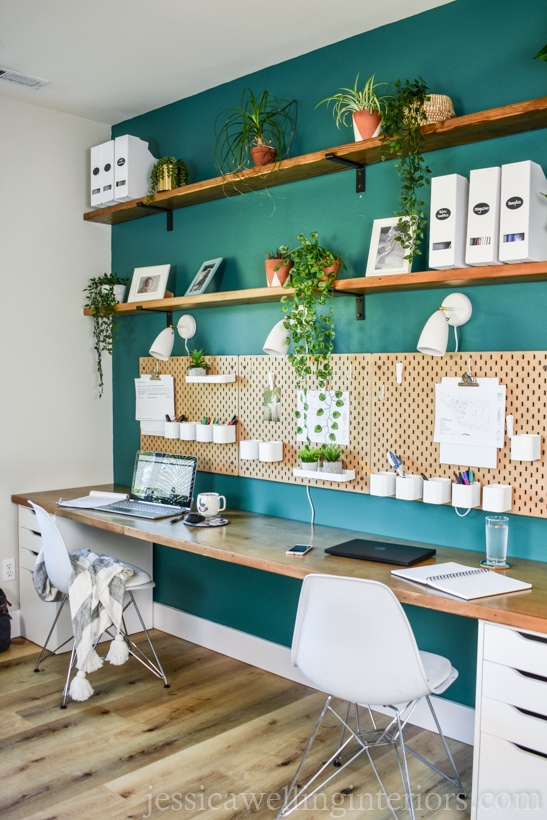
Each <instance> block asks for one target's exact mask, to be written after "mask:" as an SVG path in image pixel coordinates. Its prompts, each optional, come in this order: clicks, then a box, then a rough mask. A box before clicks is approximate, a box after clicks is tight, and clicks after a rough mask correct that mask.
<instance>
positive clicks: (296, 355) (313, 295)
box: [279, 231, 343, 443]
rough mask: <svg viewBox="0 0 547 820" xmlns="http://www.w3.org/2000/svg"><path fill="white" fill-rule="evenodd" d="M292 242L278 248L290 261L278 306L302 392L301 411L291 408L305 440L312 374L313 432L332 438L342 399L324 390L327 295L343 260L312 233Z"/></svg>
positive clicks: (330, 342)
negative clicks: (316, 395)
mask: <svg viewBox="0 0 547 820" xmlns="http://www.w3.org/2000/svg"><path fill="white" fill-rule="evenodd" d="M297 240H298V242H299V244H298V245H297V246H296V247H294V248H292V249H289V248H288V247H287V246H284V245H283V246H281V247H280V249H279V250H280V251H281V252H282V253H283V255H284V257H285V258H286V257H287V256H288V257H289V258H290V259H291V260H292V261H293V263H294V265H293V268H292V270H291V279H290V282H289V281H288V282H287V283H286V284H285V285H284V286H283V287H287V288H289V287H290V288H291V289H293V291H294V292H293V293H292V294H291V295H289V294H286V295H283V296H282V297H281V310H282V311H283V313H284V314H286V316H285V320H284V326H285V328H286V329H287V334H288V337H289V339H290V341H291V342H292V345H293V348H292V352H291V353H289V355H288V358H289V361H290V363H291V365H292V367H293V370H294V372H295V374H296V386H297V389H298V390H299V391H301V396H302V410H300V409H298V408H297V410H296V418H297V434H298V435H302V434H303V433H306V436H307V441H308V443H309V442H310V437H309V429H308V424H307V421H308V411H309V409H310V407H309V404H308V401H307V396H308V385H309V379H310V377H312V376H313V377H315V380H316V382H317V385H318V387H319V401H320V406H319V408H318V409H317V411H316V415H317V417H318V418H319V421H318V422H317V424H315V426H314V429H313V432H314V433H316V434H324V435H325V438H326V439H328V440H330V441H334V440H335V439H336V432H335V431H336V430H337V429H338V421H337V419H338V418H339V417H340V411H339V410H338V409H337V406H341V404H338V405H337V404H336V403H337V402H341V398H342V393H341V392H340V393H338V394H336V393H335V395H334V406H333V397H332V394H330V393H329V382H330V380H331V379H332V375H333V374H332V361H331V355H332V352H333V350H334V336H335V330H334V318H333V309H332V299H333V286H334V281H335V279H336V275H337V272H338V268H339V267H340V265H341V264H342V265H343V262H342V261H341V260H340V258H339V257H338V256H337V255H336V254H335V253H334V252H333V251H332V250H330V249H329V248H325V247H323V246H322V245H320V244H319V239H318V234H317V232H315V231H314V232H312V233H310V235H309V238H308V237H306V236H304V234H302V233H300V234H298V236H297Z"/></svg>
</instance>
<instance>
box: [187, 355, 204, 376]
mask: <svg viewBox="0 0 547 820" xmlns="http://www.w3.org/2000/svg"><path fill="white" fill-rule="evenodd" d="M208 369H209V364H208V363H207V360H206V359H205V356H204V355H203V350H191V351H190V363H189V364H188V375H189V376H206V375H207V371H208Z"/></svg>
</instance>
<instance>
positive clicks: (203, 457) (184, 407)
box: [140, 356, 239, 475]
mask: <svg viewBox="0 0 547 820" xmlns="http://www.w3.org/2000/svg"><path fill="white" fill-rule="evenodd" d="M207 361H208V363H209V365H210V367H209V370H208V371H207V375H209V376H212V375H217V374H232V373H233V374H234V375H235V376H236V381H235V382H228V383H226V384H207V383H201V382H190V383H188V382H187V381H186V376H187V375H188V364H189V362H190V359H189V357H188V356H173V357H172V358H171V359H169V361H167V362H160V361H158V360H157V359H153V358H142V359H140V374H141V376H144V375H146V374H148V373H152V371H153V370H154V369H155V368H156V367H157V368H158V372H159V373H160V374H161V375H164V374H169V375H171V376H173V378H174V384H175V414H176V415H177V416H180V415H181V414H183V415H185V416H186V417H187V419H188V420H189V421H201V420H202V419H203V418H204V417H209V416H212V417H213V418H220V421H221V423H222V422H224V423H227V422H228V421H229V420H230V419H231V418H232V416H234V415H235V416H237V417H238V418H239V385H238V375H237V373H238V357H237V356H207ZM238 440H239V424H238V425H237V426H236V442H235V443H234V444H214V443H212V442H211V443H209V442H200V441H180V440H179V439H170V438H164V437H161V438H160V437H159V436H147V435H146V436H143V435H141V448H142V449H143V450H156V449H158V447H159V446H160V445H159V442H161V450H162V452H166V453H185V454H186V455H194V456H197V457H198V469H199V470H202V471H203V472H207V473H221V474H224V475H237V474H238V461H239V444H238Z"/></svg>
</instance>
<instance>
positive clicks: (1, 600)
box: [0, 589, 11, 652]
mask: <svg viewBox="0 0 547 820" xmlns="http://www.w3.org/2000/svg"><path fill="white" fill-rule="evenodd" d="M8 605H9V606H11V604H10V602H9V601H8V599H7V598H6V595H5V593H4V590H3V589H0V652H5V651H6V649H9V647H10V643H11V623H10V622H11V615H10V614H9V612H8Z"/></svg>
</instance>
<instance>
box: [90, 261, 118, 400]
mask: <svg viewBox="0 0 547 820" xmlns="http://www.w3.org/2000/svg"><path fill="white" fill-rule="evenodd" d="M127 284H128V280H127V279H122V278H121V277H119V276H118V275H117V274H116V273H103V274H102V276H94V277H92V278H91V279H90V280H89V284H88V285H87V287H85V288H84V293H85V294H86V301H85V305H84V307H85V308H86V309H87V310H89V311H90V312H91V314H92V316H93V348H94V350H95V355H96V358H97V375H98V377H99V397H100V396H102V394H103V390H104V375H103V359H102V357H103V354H104V353H107V354H108V355H109V356H111V355H112V349H113V347H114V341H115V338H116V331H117V323H116V315H115V308H116V305H117V304H118V299H117V297H116V293H115V290H114V286H115V285H122V286H124V287H125V286H127Z"/></svg>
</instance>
